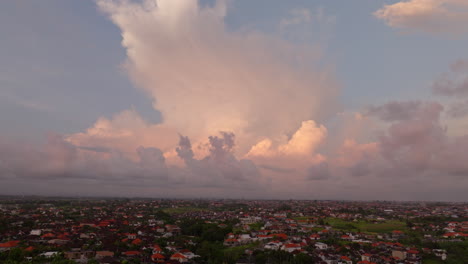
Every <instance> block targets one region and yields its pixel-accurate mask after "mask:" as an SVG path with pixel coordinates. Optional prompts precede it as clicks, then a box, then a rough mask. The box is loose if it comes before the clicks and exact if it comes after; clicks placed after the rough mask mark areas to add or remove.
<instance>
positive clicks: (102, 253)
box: [95, 251, 114, 259]
mask: <svg viewBox="0 0 468 264" xmlns="http://www.w3.org/2000/svg"><path fill="white" fill-rule="evenodd" d="M113 256H114V252H112V251H96V256H95V258H96V259H102V258H104V257H113Z"/></svg>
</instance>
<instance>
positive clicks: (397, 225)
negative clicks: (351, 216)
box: [325, 218, 406, 233]
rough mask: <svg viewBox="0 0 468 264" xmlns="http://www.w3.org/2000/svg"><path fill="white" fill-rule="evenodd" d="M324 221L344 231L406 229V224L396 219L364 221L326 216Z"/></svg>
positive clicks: (384, 231) (385, 231)
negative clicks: (375, 221) (376, 221)
mask: <svg viewBox="0 0 468 264" xmlns="http://www.w3.org/2000/svg"><path fill="white" fill-rule="evenodd" d="M325 222H326V223H328V224H329V225H330V226H332V227H333V228H335V229H340V230H345V231H357V230H359V231H361V232H368V233H390V232H392V231H393V230H401V231H405V230H406V224H405V223H404V222H401V221H397V220H389V221H385V222H381V223H375V224H374V223H371V222H366V221H357V222H352V221H346V220H343V219H339V218H327V219H325Z"/></svg>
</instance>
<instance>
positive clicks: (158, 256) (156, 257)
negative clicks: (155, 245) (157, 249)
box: [151, 253, 165, 263]
mask: <svg viewBox="0 0 468 264" xmlns="http://www.w3.org/2000/svg"><path fill="white" fill-rule="evenodd" d="M151 260H152V261H153V262H156V263H163V262H164V260H165V257H164V256H163V255H162V254H159V253H156V254H153V255H151Z"/></svg>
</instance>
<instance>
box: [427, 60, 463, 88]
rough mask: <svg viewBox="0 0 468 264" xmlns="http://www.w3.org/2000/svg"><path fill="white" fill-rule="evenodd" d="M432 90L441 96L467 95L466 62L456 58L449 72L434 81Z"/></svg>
mask: <svg viewBox="0 0 468 264" xmlns="http://www.w3.org/2000/svg"><path fill="white" fill-rule="evenodd" d="M432 91H433V92H434V94H436V95H442V96H453V97H459V96H468V62H467V61H465V60H458V61H456V62H455V63H453V64H452V65H451V66H450V71H449V72H447V73H444V74H442V75H441V76H440V77H439V78H437V79H436V80H435V81H434V83H433V84H432Z"/></svg>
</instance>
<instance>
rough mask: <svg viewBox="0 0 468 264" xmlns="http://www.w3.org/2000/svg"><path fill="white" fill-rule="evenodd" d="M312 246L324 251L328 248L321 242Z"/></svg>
mask: <svg viewBox="0 0 468 264" xmlns="http://www.w3.org/2000/svg"><path fill="white" fill-rule="evenodd" d="M314 246H315V248H316V249H319V250H325V249H327V248H328V245H327V244H325V243H322V242H317V243H315V245H314Z"/></svg>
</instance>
